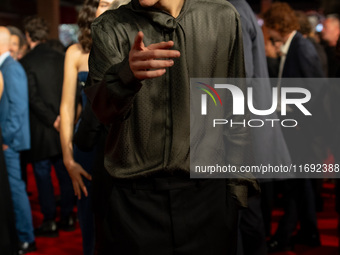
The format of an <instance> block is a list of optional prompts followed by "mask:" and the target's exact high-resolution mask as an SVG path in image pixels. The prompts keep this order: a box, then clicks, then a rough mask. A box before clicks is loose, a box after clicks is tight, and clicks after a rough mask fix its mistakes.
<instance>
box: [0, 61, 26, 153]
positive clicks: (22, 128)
mask: <svg viewBox="0 0 340 255" xmlns="http://www.w3.org/2000/svg"><path fill="white" fill-rule="evenodd" d="M0 71H1V72H2V75H3V78H4V92H3V95H2V98H1V100H0V126H1V129H2V137H3V143H4V144H6V145H8V146H9V147H10V148H11V149H13V150H15V151H21V150H27V149H29V148H30V129H29V108H28V107H29V106H28V85H27V77H26V73H25V71H24V69H23V68H22V66H21V65H20V63H19V62H17V61H15V60H14V59H13V58H12V57H10V56H9V57H7V58H6V59H5V61H4V62H3V64H2V65H1V66H0Z"/></svg>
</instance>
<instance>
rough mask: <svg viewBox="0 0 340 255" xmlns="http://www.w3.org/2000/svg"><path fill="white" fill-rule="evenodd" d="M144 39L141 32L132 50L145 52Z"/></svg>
mask: <svg viewBox="0 0 340 255" xmlns="http://www.w3.org/2000/svg"><path fill="white" fill-rule="evenodd" d="M143 38H144V34H143V32H142V31H139V32H138V33H137V35H136V37H135V42H134V44H133V47H132V48H133V49H135V50H143V48H144V43H143Z"/></svg>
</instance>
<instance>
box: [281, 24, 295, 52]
mask: <svg viewBox="0 0 340 255" xmlns="http://www.w3.org/2000/svg"><path fill="white" fill-rule="evenodd" d="M295 34H296V30H294V31H293V32H291V33H290V35H289V37H288V40H287V41H286V43H285V44H284V45H282V46H281V52H282V54H283V55H287V53H288V50H289V47H290V44H291V43H292V40H293V38H294V36H295Z"/></svg>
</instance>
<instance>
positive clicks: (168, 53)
mask: <svg viewBox="0 0 340 255" xmlns="http://www.w3.org/2000/svg"><path fill="white" fill-rule="evenodd" d="M180 55H181V53H180V52H179V51H178V50H148V51H140V52H138V53H136V54H134V56H133V57H132V60H149V59H157V58H178V57H180Z"/></svg>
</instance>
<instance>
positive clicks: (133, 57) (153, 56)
mask: <svg viewBox="0 0 340 255" xmlns="http://www.w3.org/2000/svg"><path fill="white" fill-rule="evenodd" d="M143 38H144V34H143V32H141V31H140V32H138V34H137V35H136V38H135V42H134V44H133V46H132V48H131V50H130V53H129V64H130V68H131V71H132V72H133V74H134V76H135V77H136V78H137V79H139V80H144V79H151V78H156V77H160V76H162V75H163V74H165V72H166V68H167V67H171V66H172V65H173V64H174V61H173V60H172V58H178V57H180V55H181V54H180V52H179V51H177V50H169V49H170V48H171V47H173V46H174V42H173V41H168V42H160V43H155V44H150V45H149V46H147V47H145V45H144V43H143Z"/></svg>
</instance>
